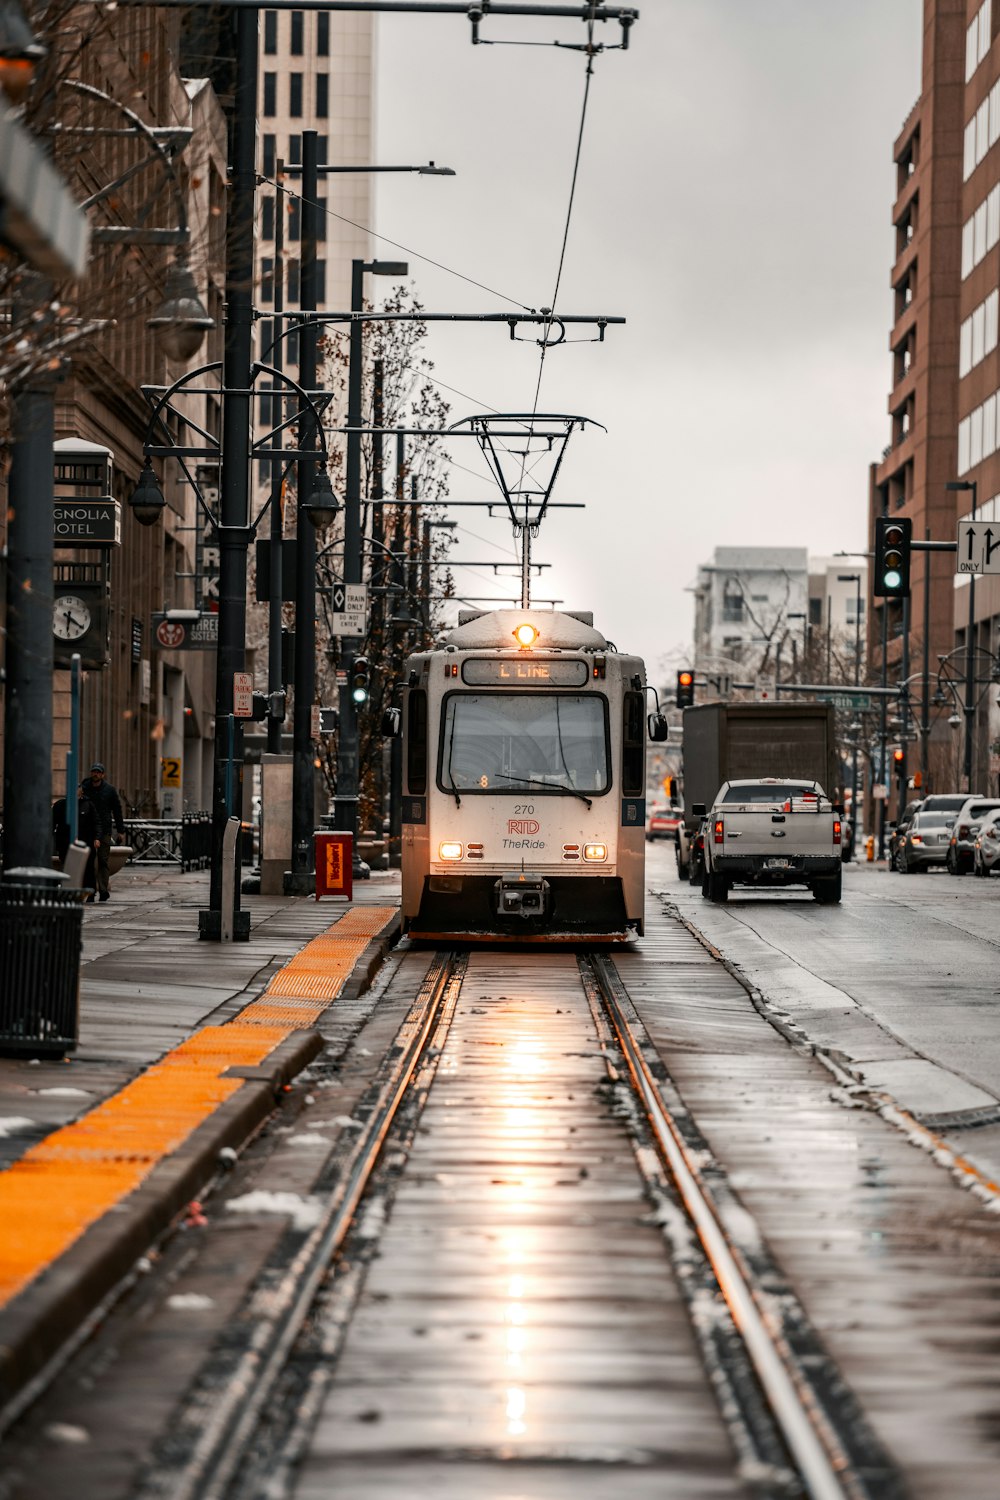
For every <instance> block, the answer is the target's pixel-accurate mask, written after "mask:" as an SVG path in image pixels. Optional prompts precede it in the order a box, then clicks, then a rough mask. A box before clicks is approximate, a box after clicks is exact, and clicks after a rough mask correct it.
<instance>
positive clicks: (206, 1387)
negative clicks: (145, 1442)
mask: <svg viewBox="0 0 1000 1500" xmlns="http://www.w3.org/2000/svg"><path fill="white" fill-rule="evenodd" d="M464 967H465V964H464V960H463V959H462V957H461V956H459V955H456V954H453V953H439V954H436V955H435V957H434V959H433V961H432V963H431V967H430V969H429V971H428V974H427V977H426V979H425V980H424V983H423V984H422V986H421V988H420V991H419V993H418V995H417V998H416V1000H415V1002H414V1004H413V1005H412V1006H411V1008H410V1010H409V1012H408V1014H407V1017H406V1019H405V1021H404V1022H403V1025H402V1026H401V1027H400V1030H399V1032H398V1033H397V1035H396V1038H395V1041H394V1043H393V1046H392V1048H391V1049H390V1050H389V1053H388V1054H387V1056H388V1058H389V1059H390V1066H389V1067H388V1069H387V1070H386V1072H385V1074H384V1076H383V1077H381V1078H380V1080H379V1085H378V1092H377V1097H376V1098H375V1099H374V1100H373V1101H372V1105H371V1108H370V1110H369V1113H368V1118H367V1121H366V1124H365V1128H364V1129H363V1130H362V1131H361V1132H360V1133H359V1135H358V1136H357V1138H356V1140H355V1141H354V1144H353V1145H352V1148H351V1150H350V1152H349V1155H348V1159H347V1162H346V1166H345V1168H344V1169H342V1170H338V1172H337V1174H336V1176H335V1177H334V1179H333V1181H332V1183H331V1191H330V1194H329V1197H328V1198H327V1200H326V1202H325V1203H324V1205H323V1208H322V1211H321V1216H320V1218H319V1221H318V1222H317V1223H316V1224H315V1226H314V1227H312V1228H311V1229H310V1230H308V1231H307V1232H302V1233H300V1234H299V1236H298V1240H299V1243H298V1245H297V1246H296V1247H295V1251H294V1254H292V1255H286V1256H284V1257H282V1260H281V1263H280V1264H279V1265H273V1266H271V1267H269V1268H268V1269H267V1270H266V1271H265V1273H264V1274H263V1275H262V1276H261V1277H260V1278H259V1280H258V1283H257V1285H256V1287H255V1288H254V1291H253V1292H252V1294H251V1296H250V1298H249V1299H248V1301H247V1304H246V1306H245V1308H244V1309H243V1311H242V1312H241V1313H240V1315H239V1318H238V1320H237V1322H238V1326H237V1327H236V1328H235V1329H234V1330H233V1332H232V1334H231V1336H230V1338H229V1339H228V1340H227V1341H226V1342H225V1343H224V1344H223V1346H222V1347H220V1348H219V1349H217V1350H216V1351H214V1353H213V1355H211V1356H210V1357H209V1360H208V1361H207V1363H206V1364H205V1365H204V1366H203V1367H202V1370H201V1371H200V1373H199V1376H198V1379H197V1382H196V1384H195V1387H194V1389H193V1390H192V1391H191V1392H190V1393H189V1394H188V1396H187V1398H186V1399H185V1401H184V1403H183V1405H182V1408H181V1410H180V1411H179V1412H178V1413H177V1414H176V1416H175V1420H174V1422H173V1424H172V1434H171V1443H170V1451H169V1452H166V1453H161V1454H160V1455H159V1456H158V1461H157V1462H156V1463H155V1467H150V1468H149V1469H147V1471H146V1473H145V1474H144V1476H143V1478H142V1479H141V1480H140V1483H139V1485H138V1486H137V1487H136V1489H135V1490H134V1491H133V1496H132V1500H222V1497H223V1496H224V1495H225V1493H226V1491H227V1489H228V1488H229V1485H230V1483H231V1482H232V1480H233V1478H234V1476H235V1474H236V1472H237V1469H238V1466H239V1464H240V1462H241V1460H242V1459H243V1457H244V1454H245V1453H246V1451H247V1449H248V1447H249V1445H250V1443H251V1442H252V1440H253V1436H254V1431H255V1428H256V1426H257V1423H258V1421H259V1419H260V1416H261V1412H262V1410H263V1408H264V1406H265V1403H266V1402H267V1400H268V1398H269V1396H270V1394H271V1392H272V1391H273V1389H274V1387H275V1385H276V1383H277V1381H278V1379H279V1378H280V1375H281V1372H282V1370H283V1368H284V1366H285V1363H286V1360H287V1358H288V1355H289V1352H290V1351H291V1349H292V1347H293V1345H294V1343H295V1340H296V1338H297V1337H298V1335H299V1332H300V1330H301V1329H302V1327H303V1325H304V1323H305V1321H306V1319H307V1317H308V1316H309V1311H310V1308H311V1306H312V1304H313V1302H314V1300H315V1297H316V1295H317V1292H318V1290H319V1288H320V1285H321V1283H322V1281H323V1278H324V1276H325V1275H326V1273H327V1270H328V1268H329V1266H330V1263H331V1261H332V1260H333V1258H334V1257H335V1256H336V1254H337V1252H338V1249H339V1247H340V1245H341V1244H342V1242H343V1240H344V1238H345V1236H346V1234H347V1232H348V1230H349V1228H350V1225H351V1222H352V1220H353V1218H354V1215H355V1213H356V1211H357V1208H358V1205H359V1202H360V1200H361V1198H362V1195H363V1193H364V1191H365V1188H366V1185H367V1183H368V1181H369V1179H370V1177H371V1175H372V1172H373V1171H374V1169H375V1165H376V1163H377V1161H378V1159H379V1156H380V1154H381V1152H382V1148H383V1145H384V1143H385V1140H386V1136H387V1135H388V1132H389V1130H390V1128H391V1126H392V1123H393V1121H394V1119H395V1117H396V1114H397V1112H398V1110H399V1107H400V1104H401V1103H402V1100H403V1098H404V1096H405V1094H406V1092H407V1089H408V1088H409V1085H410V1080H411V1078H412V1077H413V1074H414V1071H415V1070H416V1068H417V1066H418V1065H419V1063H420V1060H421V1058H422V1056H423V1055H424V1052H425V1049H426V1048H427V1046H428V1041H429V1038H430V1036H431V1035H432V1033H433V1031H434V1028H435V1025H436V1023H437V1021H438V1019H439V1017H440V1016H441V1014H442V1012H443V1010H444V1009H445V1008H446V1006H447V1005H448V1003H449V1001H450V1002H451V1003H453V1002H454V999H455V998H456V997H457V994H458V991H459V989H460V988H461V982H462V975H463V973H464ZM288 1233H289V1236H291V1235H292V1233H293V1232H292V1231H289V1232H288ZM287 1237H288V1236H286V1238H287ZM241 1333H243V1334H245V1336H241Z"/></svg>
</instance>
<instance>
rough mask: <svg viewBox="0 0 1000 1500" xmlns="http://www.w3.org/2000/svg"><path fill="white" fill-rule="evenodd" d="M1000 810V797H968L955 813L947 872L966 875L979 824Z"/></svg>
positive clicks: (971, 859)
mask: <svg viewBox="0 0 1000 1500" xmlns="http://www.w3.org/2000/svg"><path fill="white" fill-rule="evenodd" d="M998 810H1000V798H996V797H994V798H992V799H990V798H983V797H968V798H967V799H966V801H965V802H964V803H963V804H962V806H961V808H960V809H959V811H958V812H957V813H956V815H955V822H954V824H953V825H952V830H951V843H950V846H949V849H948V874H949V875H967V874H968V872H969V871H970V870H971V869H972V866H973V862H974V861H973V853H974V850H975V843H976V835H977V833H978V832H979V825H980V824H981V823H982V822H983V820H984V818H987V817H988V816H989V814H990V813H994V812H997V811H998Z"/></svg>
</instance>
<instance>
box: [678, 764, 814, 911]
mask: <svg viewBox="0 0 1000 1500" xmlns="http://www.w3.org/2000/svg"><path fill="white" fill-rule="evenodd" d="M693 811H694V812H696V813H700V814H701V815H702V816H703V817H704V818H705V823H704V834H705V873H704V876H703V878H702V885H701V893H702V895H703V896H705V897H707V899H708V900H710V901H725V900H726V898H727V897H728V895H729V891H730V889H731V887H732V886H734V885H753V886H774V885H804V886H808V888H809V890H811V891H812V893H813V895H814V896H815V897H816V900H817V901H821V902H824V903H825V902H831V903H832V902H836V901H839V900H840V881H841V857H840V856H841V839H842V837H843V824H842V821H841V810H840V809H839V808H836V807H834V806H833V804H832V803H831V802H830V800H829V798H828V797H827V795H826V793H825V792H824V791H823V788H822V787H821V786H820V784H819V782H818V781H790V780H787V779H785V778H781V779H779V778H777V777H766V778H760V779H757V780H754V781H724V782H723V783H722V786H721V787H720V788H719V792H718V795H717V796H716V799H715V801H714V803H713V804H712V806H711V808H705V807H704V806H702V807H697V808H694V809H693Z"/></svg>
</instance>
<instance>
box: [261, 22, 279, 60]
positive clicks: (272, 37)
mask: <svg viewBox="0 0 1000 1500" xmlns="http://www.w3.org/2000/svg"><path fill="white" fill-rule="evenodd" d="M277 50H278V12H277V11H276V10H266V11H265V12H264V51H265V52H266V53H267V55H268V57H273V56H274V54H275V53H276V52H277Z"/></svg>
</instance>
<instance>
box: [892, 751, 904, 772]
mask: <svg viewBox="0 0 1000 1500" xmlns="http://www.w3.org/2000/svg"><path fill="white" fill-rule="evenodd" d="M892 769H893V770H894V771H895V773H896V775H897V776H905V774H906V751H905V750H902V749H899V748H897V749H895V750H894V751H893V752H892Z"/></svg>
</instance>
